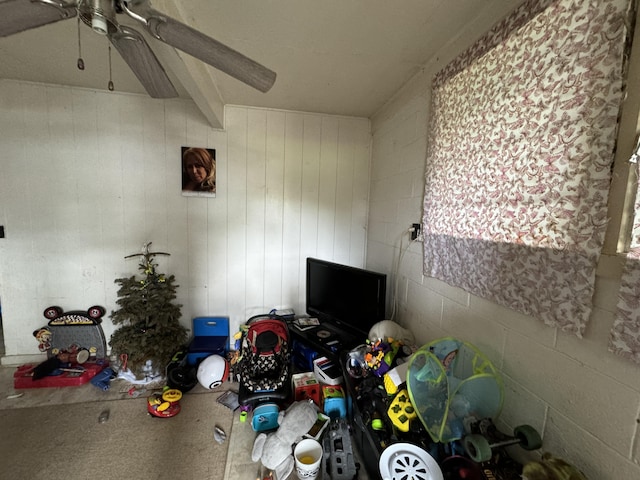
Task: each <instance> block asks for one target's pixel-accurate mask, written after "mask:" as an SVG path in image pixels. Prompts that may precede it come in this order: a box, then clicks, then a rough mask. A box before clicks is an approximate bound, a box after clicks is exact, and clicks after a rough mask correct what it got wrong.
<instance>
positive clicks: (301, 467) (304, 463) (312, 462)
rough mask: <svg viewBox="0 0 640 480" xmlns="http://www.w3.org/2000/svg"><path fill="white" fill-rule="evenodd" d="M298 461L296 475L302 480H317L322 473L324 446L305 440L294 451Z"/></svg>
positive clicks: (312, 440)
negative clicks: (321, 464)
mask: <svg viewBox="0 0 640 480" xmlns="http://www.w3.org/2000/svg"><path fill="white" fill-rule="evenodd" d="M293 456H294V458H295V460H296V473H297V474H298V478H299V479H300V480H315V478H316V477H317V476H318V473H319V472H320V462H321V461H322V445H320V442H318V441H317V440H314V439H312V438H305V439H304V440H301V441H300V442H299V443H298V444H297V445H296V448H294V450H293Z"/></svg>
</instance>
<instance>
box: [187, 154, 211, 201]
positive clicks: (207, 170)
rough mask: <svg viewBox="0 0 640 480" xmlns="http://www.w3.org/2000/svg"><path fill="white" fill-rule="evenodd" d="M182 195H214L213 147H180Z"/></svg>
mask: <svg viewBox="0 0 640 480" xmlns="http://www.w3.org/2000/svg"><path fill="white" fill-rule="evenodd" d="M180 160H181V165H182V195H184V196H187V197H215V196H216V151H215V150H214V149H213V148H202V147H182V148H181V159H180Z"/></svg>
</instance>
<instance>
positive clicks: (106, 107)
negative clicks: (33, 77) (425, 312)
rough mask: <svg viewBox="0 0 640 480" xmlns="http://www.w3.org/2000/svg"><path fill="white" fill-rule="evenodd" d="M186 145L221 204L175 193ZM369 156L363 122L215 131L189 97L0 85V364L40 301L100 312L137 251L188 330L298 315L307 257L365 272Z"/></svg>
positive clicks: (27, 329)
mask: <svg viewBox="0 0 640 480" xmlns="http://www.w3.org/2000/svg"><path fill="white" fill-rule="evenodd" d="M184 145H189V146H201V147H207V148H214V149H215V150H216V158H217V181H218V183H217V196H216V198H197V197H184V196H182V195H181V191H180V185H181V184H180V182H181V171H180V147H181V146H184ZM369 150H370V131H369V121H368V120H367V119H362V118H345V117H336V116H329V115H319V114H306V113H297V112H285V111H275V110H267V109H255V108H246V107H227V109H226V126H225V130H224V131H222V130H214V129H212V128H210V127H209V125H208V124H207V123H206V120H205V119H204V118H203V117H202V115H201V114H200V112H199V111H198V109H197V108H196V106H195V105H194V104H193V103H192V102H190V101H185V100H167V101H161V100H153V99H151V98H147V97H145V96H135V95H125V94H118V93H109V92H96V91H92V90H82V89H76V88H66V87H56V86H46V85H39V84H29V83H19V82H14V81H6V80H2V81H0V152H1V153H0V166H1V173H0V225H4V227H5V234H6V238H4V239H0V302H1V303H2V313H3V325H4V337H5V347H6V355H7V356H6V357H5V358H4V359H3V363H14V362H17V361H21V360H24V358H25V356H30V355H34V354H37V353H38V349H37V342H36V341H35V339H34V338H33V336H32V332H33V330H35V329H36V328H38V327H40V326H42V325H44V324H45V323H46V320H45V319H44V317H43V316H42V312H43V310H44V309H45V308H46V307H48V306H50V305H59V306H61V307H62V308H63V309H66V310H72V309H85V308H88V307H90V306H91V305H95V304H98V305H103V306H104V307H105V308H106V309H107V312H111V310H113V309H114V308H115V307H116V304H115V301H116V299H117V294H116V292H117V288H116V287H117V285H116V284H115V283H114V279H116V278H118V277H122V276H129V275H134V274H137V273H138V272H137V262H136V260H135V259H132V260H125V259H124V257H125V255H129V254H132V253H136V252H138V251H139V250H140V248H141V246H142V244H143V243H145V242H148V241H152V242H153V245H152V250H157V251H163V252H169V253H170V254H171V256H170V257H163V256H158V257H157V258H156V260H157V262H158V263H159V270H160V271H163V272H165V273H172V274H175V276H176V278H177V283H178V284H179V285H180V287H179V289H178V297H179V298H178V301H179V302H180V303H182V304H183V309H182V313H183V318H182V322H183V323H184V324H185V325H186V326H189V325H190V323H191V318H192V317H194V316H200V315H228V316H230V317H231V329H232V333H233V332H234V331H235V330H236V329H237V326H238V324H239V323H241V322H243V321H244V320H246V319H247V318H248V316H249V315H252V314H256V313H264V312H265V311H266V310H268V309H271V308H273V307H280V306H290V307H293V308H295V309H296V310H297V311H302V310H303V309H304V266H305V264H304V259H305V258H306V257H307V256H318V257H322V258H326V259H330V260H334V261H339V262H342V263H347V264H350V265H355V266H363V265H364V259H365V252H366V227H367V215H368V196H369V170H370V165H369V164H370V151H369ZM103 328H104V330H105V334H106V335H107V338H109V336H110V334H111V332H112V331H113V325H112V324H111V322H110V320H109V318H108V315H107V316H106V317H105V319H104V322H103Z"/></svg>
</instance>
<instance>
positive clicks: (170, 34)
mask: <svg viewBox="0 0 640 480" xmlns="http://www.w3.org/2000/svg"><path fill="white" fill-rule="evenodd" d="M142 17H143V18H144V20H145V21H146V27H147V29H148V30H149V32H150V33H151V34H152V35H153V36H154V37H156V38H157V39H158V40H161V41H163V42H165V43H167V44H168V45H171V46H172V47H174V48H177V49H178V50H182V51H183V52H185V53H188V54H189V55H191V56H193V57H195V58H197V59H199V60H202V61H203V62H205V63H207V64H209V65H211V66H212V67H215V68H217V69H218V70H222V71H223V72H225V73H226V74H228V75H231V76H232V77H234V78H236V79H237V80H240V81H241V82H243V83H246V84H247V85H249V86H251V87H253V88H255V89H257V90H260V91H261V92H267V91H268V90H269V89H270V88H271V87H272V86H273V84H274V82H275V81H276V73H275V72H274V71H272V70H269V69H268V68H267V67H265V66H263V65H260V64H259V63H257V62H255V61H254V60H251V59H250V58H249V57H246V56H244V55H243V54H241V53H240V52H238V51H236V50H234V49H232V48H230V47H227V46H226V45H224V44H222V43H220V42H219V41H217V40H214V39H213V38H211V37H208V36H207V35H205V34H203V33H201V32H199V31H197V30H195V29H193V28H191V27H189V26H188V25H185V24H183V23H180V22H179V21H177V20H175V19H173V18H171V17H168V16H166V15H164V14H163V13H161V12H158V11H157V10H153V9H152V8H148V9H146V10H145V12H144V14H142Z"/></svg>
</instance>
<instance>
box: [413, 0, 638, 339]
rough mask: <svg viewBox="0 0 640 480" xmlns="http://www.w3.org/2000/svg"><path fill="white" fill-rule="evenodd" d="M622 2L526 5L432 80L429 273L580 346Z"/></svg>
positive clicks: (605, 170)
mask: <svg viewBox="0 0 640 480" xmlns="http://www.w3.org/2000/svg"><path fill="white" fill-rule="evenodd" d="M629 4H630V2H629V0H539V1H527V2H525V3H524V4H522V5H521V6H520V7H519V8H518V9H517V10H516V11H515V12H514V13H513V14H512V15H511V16H510V17H509V18H507V19H505V20H504V21H503V22H501V23H500V24H498V25H497V26H496V27H495V28H494V29H492V30H491V31H490V32H489V33H488V34H487V35H486V36H484V37H483V38H482V39H480V40H479V41H478V42H477V43H476V44H475V45H474V46H473V47H472V48H471V49H470V50H468V51H467V52H465V53H464V54H463V55H461V56H460V57H459V58H457V59H456V60H454V61H453V62H452V63H451V64H450V65H448V66H447V67H446V68H445V69H444V70H442V71H441V72H440V73H439V74H438V75H436V77H435V78H434V82H433V94H432V102H433V103H432V110H431V112H432V117H431V123H430V129H429V147H428V151H427V162H426V174H425V179H426V186H425V197H424V211H423V212H424V213H423V219H422V220H423V228H424V236H425V240H424V273H425V274H426V275H428V276H432V277H435V278H438V279H441V280H443V281H445V282H447V283H449V284H451V285H454V286H458V287H461V288H463V289H465V290H467V291H469V292H471V293H473V294H475V295H478V296H481V297H483V298H487V299H490V300H492V301H495V302H497V303H499V304H501V305H504V306H507V307H509V308H512V309H515V310H517V311H520V312H522V313H525V314H527V315H531V316H534V317H536V318H539V319H541V320H542V321H544V322H545V323H546V324H548V325H552V326H556V327H559V328H561V329H562V330H564V331H568V332H572V333H574V334H575V335H577V336H579V337H580V336H582V334H583V333H584V329H585V326H586V324H587V321H588V319H589V316H590V313H591V308H592V302H591V301H592V295H593V289H594V281H595V270H596V264H597V261H598V257H599V255H600V251H601V248H602V244H603V241H604V234H605V227H606V223H607V196H608V190H609V180H610V168H611V164H612V161H613V152H614V146H615V139H616V132H617V123H618V114H619V110H620V104H621V101H622V91H623V53H624V47H625V41H626V37H627V33H628V32H627V28H626V26H627V24H626V19H627V16H628V14H629Z"/></svg>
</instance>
